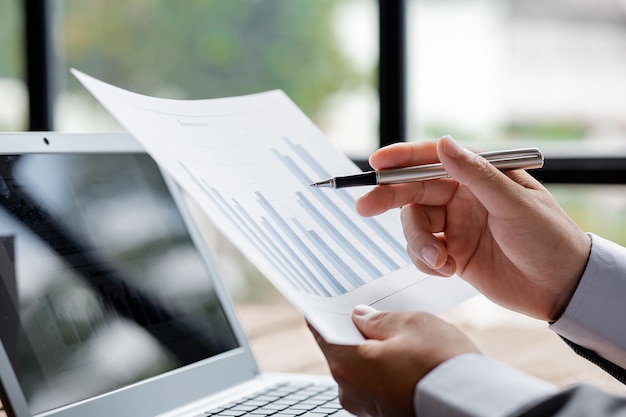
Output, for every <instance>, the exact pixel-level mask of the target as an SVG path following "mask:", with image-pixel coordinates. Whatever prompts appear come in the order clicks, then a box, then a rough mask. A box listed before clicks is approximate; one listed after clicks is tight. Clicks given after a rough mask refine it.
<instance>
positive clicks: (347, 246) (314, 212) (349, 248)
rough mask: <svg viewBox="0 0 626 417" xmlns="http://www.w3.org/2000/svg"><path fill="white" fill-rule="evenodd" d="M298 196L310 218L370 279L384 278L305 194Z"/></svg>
mask: <svg viewBox="0 0 626 417" xmlns="http://www.w3.org/2000/svg"><path fill="white" fill-rule="evenodd" d="M296 195H297V196H298V203H300V205H301V206H302V208H304V210H306V212H307V213H308V214H309V216H311V217H312V218H313V219H315V221H316V222H317V223H318V224H320V225H321V227H322V228H323V229H324V230H325V231H326V233H327V234H328V235H329V236H331V238H333V239H334V240H335V241H336V242H337V243H339V245H340V246H341V247H342V248H343V249H344V250H345V251H346V252H348V254H349V255H350V256H351V257H352V258H354V259H355V261H356V262H357V263H358V264H359V265H361V266H362V267H363V268H364V269H365V270H366V271H367V273H368V274H369V276H370V278H372V279H376V278H380V277H381V276H382V272H380V271H379V270H378V269H377V268H376V266H374V264H372V263H371V262H370V261H369V259H367V257H366V256H365V255H363V253H361V251H359V250H358V249H357V248H355V247H354V245H353V244H352V243H350V241H349V240H348V239H346V237H345V236H343V235H342V234H341V233H339V231H338V230H337V229H336V228H335V227H334V226H333V225H332V224H331V223H330V221H328V219H326V218H325V217H324V216H323V215H322V213H320V212H319V210H318V209H317V208H315V206H314V205H313V204H312V203H311V202H310V201H309V200H308V199H307V198H306V197H305V196H304V194H303V193H301V192H297V193H296Z"/></svg>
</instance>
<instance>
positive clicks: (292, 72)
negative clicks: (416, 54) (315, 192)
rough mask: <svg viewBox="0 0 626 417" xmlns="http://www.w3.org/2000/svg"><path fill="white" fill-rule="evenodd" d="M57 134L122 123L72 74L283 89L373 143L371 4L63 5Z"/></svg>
mask: <svg viewBox="0 0 626 417" xmlns="http://www.w3.org/2000/svg"><path fill="white" fill-rule="evenodd" d="M62 4H63V6H62V8H61V9H58V10H57V11H56V12H57V16H58V30H59V32H60V34H61V36H59V45H57V47H58V48H59V50H60V51H62V52H63V54H62V58H63V60H62V61H63V62H61V67H62V68H63V69H62V74H63V78H64V79H66V84H65V85H66V86H67V88H66V89H64V91H62V94H61V95H60V96H59V106H58V112H57V119H56V128H57V129H58V130H65V131H67V130H74V131H75V130H80V131H90V130H94V129H100V130H109V131H110V130H111V129H119V127H118V126H117V125H116V124H115V122H113V121H112V120H111V119H110V118H109V116H108V115H106V114H105V112H104V110H103V109H101V107H100V106H99V105H98V104H97V103H95V101H94V100H93V99H91V98H90V96H89V93H87V92H86V90H85V89H84V88H83V87H82V86H80V85H79V84H78V83H77V82H76V80H74V79H73V77H72V76H71V75H70V74H69V71H68V69H69V67H76V68H78V69H80V70H81V71H84V72H86V73H88V74H90V75H93V76H95V77H97V78H100V79H102V80H104V81H107V82H109V83H112V84H115V85H118V86H121V87H122V88H126V89H129V90H131V91H135V92H139V93H143V94H147V95H154V96H160V97H169V98H181V99H204V98H212V97H223V96H231V95H239V94H249V93H255V92H260V91H265V90H271V89H282V90H284V91H285V92H286V93H287V95H288V96H290V97H291V99H292V100H294V101H295V103H296V104H297V105H298V106H299V107H300V108H301V109H302V110H303V111H304V112H305V113H306V114H307V115H308V116H309V117H310V118H311V119H312V120H314V122H315V123H316V124H317V126H319V127H320V129H322V130H323V131H324V132H325V133H326V135H327V136H328V137H329V138H330V139H331V140H333V141H335V142H336V143H337V144H338V145H339V146H340V147H341V148H342V149H344V150H345V151H346V152H347V153H350V154H359V155H365V156H366V155H368V154H369V153H370V152H371V151H372V150H374V149H375V148H376V144H377V139H376V136H377V134H376V129H377V117H376V115H377V94H376V89H375V79H374V70H375V63H376V60H377V53H378V50H377V43H376V39H377V38H376V36H377V32H376V31H375V30H373V28H375V27H376V18H377V17H376V7H375V3H374V1H373V0H367V1H365V0H347V1H346V0H322V1H307V2H297V3H295V2H293V1H290V0H264V1H246V2H245V3H243V2H241V1H233V0H214V1H210V2H207V1H188V2H174V3H172V2H170V1H167V0H159V1H141V0H133V1H127V2H118V3H116V4H112V3H111V2H108V1H92V2H88V3H86V2H84V1H80V0H65V1H64V2H62Z"/></svg>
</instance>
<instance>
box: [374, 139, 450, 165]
mask: <svg viewBox="0 0 626 417" xmlns="http://www.w3.org/2000/svg"><path fill="white" fill-rule="evenodd" d="M436 162H439V156H438V155H437V141H432V140H431V141H424V142H411V143H409V142H400V143H394V144H392V145H388V146H385V147H383V148H380V149H378V150H377V151H375V152H374V153H372V155H371V156H370V158H369V163H370V165H371V166H372V168H374V169H389V168H401V167H407V166H417V165H424V164H432V163H436Z"/></svg>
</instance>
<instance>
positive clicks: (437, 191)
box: [356, 180, 458, 216]
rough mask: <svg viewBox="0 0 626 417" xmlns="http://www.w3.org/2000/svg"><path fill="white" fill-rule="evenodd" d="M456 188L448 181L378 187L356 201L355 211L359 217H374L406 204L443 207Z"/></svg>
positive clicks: (453, 183) (453, 182)
mask: <svg viewBox="0 0 626 417" xmlns="http://www.w3.org/2000/svg"><path fill="white" fill-rule="evenodd" d="M457 187H458V184H457V183H456V182H455V181H448V180H437V181H422V182H414V183H409V184H396V185H379V186H377V187H374V188H373V189H372V190H371V191H370V192H369V193H367V194H365V195H363V196H361V198H359V199H358V200H357V202H356V210H357V212H358V213H359V214H360V215H361V216H375V215H377V214H381V213H384V212H385V211H387V210H390V209H393V208H397V207H402V206H406V205H408V204H423V205H428V206H443V205H445V204H446V203H447V202H448V201H449V200H450V198H451V197H452V196H453V195H454V192H455V190H456V189H457Z"/></svg>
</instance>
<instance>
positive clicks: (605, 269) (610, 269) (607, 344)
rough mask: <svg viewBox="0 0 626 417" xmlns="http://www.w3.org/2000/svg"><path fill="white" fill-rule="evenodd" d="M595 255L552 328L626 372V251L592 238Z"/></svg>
mask: <svg viewBox="0 0 626 417" xmlns="http://www.w3.org/2000/svg"><path fill="white" fill-rule="evenodd" d="M590 236H591V240H592V246H591V254H590V255H589V261H588V263H587V267H586V269H585V272H584V273H583V276H582V277H581V279H580V282H579V284H578V288H576V291H575V292H574V295H573V297H572V299H571V301H570V302H569V304H568V306H567V308H566V309H565V312H564V313H563V315H562V316H561V317H560V318H559V319H558V320H557V321H556V322H554V323H553V324H551V325H550V329H552V330H553V331H555V332H556V333H558V334H559V335H561V336H563V337H565V338H566V339H568V340H570V341H572V342H574V343H576V344H578V345H580V346H583V347H585V348H587V349H590V350H592V351H594V352H596V353H597V354H598V355H600V356H602V357H603V358H605V359H607V360H609V361H611V362H613V363H615V364H616V365H618V366H620V367H622V368H625V369H626V333H625V332H623V331H622V329H623V318H624V316H625V315H626V303H625V302H624V295H625V294H626V248H624V247H622V246H619V245H617V244H615V243H613V242H611V241H608V240H606V239H603V238H600V237H598V236H595V235H590Z"/></svg>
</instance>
